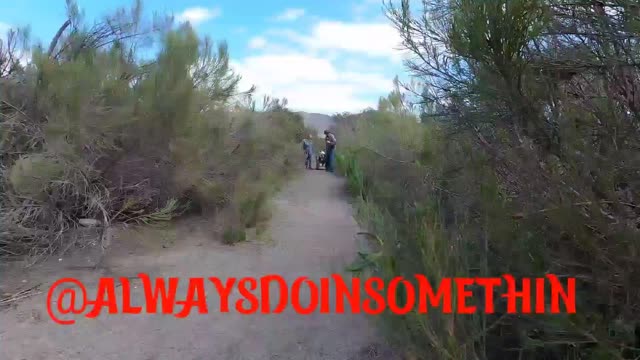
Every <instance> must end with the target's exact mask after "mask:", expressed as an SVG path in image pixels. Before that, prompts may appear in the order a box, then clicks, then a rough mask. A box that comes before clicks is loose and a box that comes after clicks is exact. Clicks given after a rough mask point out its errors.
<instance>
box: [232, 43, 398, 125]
mask: <svg viewBox="0 0 640 360" xmlns="http://www.w3.org/2000/svg"><path fill="white" fill-rule="evenodd" d="M233 67H234V68H235V69H236V70H237V71H238V73H240V74H241V75H242V77H243V80H242V87H243V88H244V87H249V86H251V85H253V84H255V85H256V86H257V87H258V90H257V91H258V96H259V97H260V96H261V95H263V94H268V95H271V96H275V97H286V98H287V99H288V100H289V105H290V107H291V108H292V109H294V110H304V111H311V112H320V113H329V114H331V113H334V112H341V111H351V112H356V111H360V110H363V109H365V108H366V107H369V106H375V101H373V100H372V98H371V97H370V96H366V95H367V93H371V92H373V93H380V94H384V93H386V92H388V91H389V90H390V89H391V79H387V78H386V77H385V76H383V75H380V74H367V73H359V72H354V71H347V70H343V69H339V68H337V67H336V66H335V65H334V64H333V63H332V62H331V61H330V60H328V59H326V58H321V57H316V56H312V55H309V54H303V53H297V52H289V53H285V54H282V53H277V54H276V53H269V54H263V55H256V56H250V57H247V58H245V59H243V60H242V61H240V62H235V63H233Z"/></svg>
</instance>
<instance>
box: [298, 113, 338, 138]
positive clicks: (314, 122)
mask: <svg viewBox="0 0 640 360" xmlns="http://www.w3.org/2000/svg"><path fill="white" fill-rule="evenodd" d="M298 114H300V115H302V118H303V119H304V124H305V126H308V127H312V128H315V129H317V130H318V135H322V132H323V131H324V130H326V129H328V128H329V127H331V125H333V119H332V118H331V116H329V115H326V114H317V113H307V112H304V111H301V112H299V113H298Z"/></svg>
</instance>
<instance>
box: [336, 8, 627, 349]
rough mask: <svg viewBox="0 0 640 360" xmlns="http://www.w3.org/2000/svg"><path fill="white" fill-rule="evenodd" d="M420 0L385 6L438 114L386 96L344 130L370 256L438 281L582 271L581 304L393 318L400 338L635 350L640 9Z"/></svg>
mask: <svg viewBox="0 0 640 360" xmlns="http://www.w3.org/2000/svg"><path fill="white" fill-rule="evenodd" d="M420 5H421V7H419V8H417V9H412V10H413V11H410V9H409V1H402V4H401V5H400V6H394V5H392V4H389V5H388V8H387V9H388V15H390V18H391V19H392V21H393V22H394V24H395V25H396V27H397V28H398V30H399V32H400V34H401V36H402V38H403V41H404V43H405V45H406V46H407V48H408V50H409V51H410V52H411V53H412V54H413V55H415V57H414V60H411V61H409V63H408V65H409V66H408V67H409V69H410V70H411V71H412V75H414V76H417V77H419V78H420V80H422V81H424V82H425V83H427V84H428V85H427V86H426V87H425V89H426V90H425V91H424V92H423V93H422V99H420V100H421V101H422V103H424V104H428V105H429V106H425V107H424V109H423V111H424V113H423V114H422V115H421V118H422V119H428V120H429V121H424V120H423V124H416V123H415V121H411V120H410V119H409V118H408V117H407V116H406V115H402V114H397V113H394V112H390V111H388V108H381V109H379V110H381V111H378V112H373V111H368V112H363V113H361V114H354V115H350V116H346V117H343V118H342V119H341V121H340V123H341V126H340V127H339V129H338V130H337V132H338V136H339V137H340V139H342V141H341V144H342V145H341V146H342V147H341V149H342V150H341V154H343V155H344V157H343V159H342V161H341V165H342V167H341V169H342V171H343V173H344V174H345V175H346V176H347V178H348V184H349V186H351V187H352V188H355V189H356V190H357V191H355V192H353V193H354V194H355V195H356V196H358V197H359V200H358V204H359V213H358V214H359V219H360V220H361V222H362V223H363V225H365V226H366V228H367V229H368V231H369V232H371V233H373V234H375V235H377V236H378V237H379V238H380V239H382V241H383V243H384V247H383V256H381V257H380V260H378V261H377V262H376V263H375V264H373V265H372V264H370V263H366V262H365V263H366V265H369V266H370V267H371V268H372V271H375V272H376V274H378V275H380V276H383V277H385V278H391V277H393V276H397V275H402V276H405V277H408V278H411V277H412V276H413V275H414V274H425V275H426V276H427V277H428V278H429V279H430V280H432V281H433V282H437V281H438V280H439V279H441V278H443V277H451V276H464V277H474V276H500V275H501V274H504V273H510V274H513V275H514V276H516V277H522V276H531V277H538V276H543V275H544V274H547V273H555V274H561V275H563V276H570V277H576V278H577V283H578V285H577V296H576V297H577V310H578V313H577V314H574V315H563V316H547V315H524V314H520V315H517V316H516V315H511V314H507V313H506V309H505V304H504V303H502V302H499V301H497V302H495V304H496V313H495V314H480V313H478V314H475V315H472V316H461V315H459V314H451V315H447V314H442V313H441V312H438V311H432V312H430V313H428V314H417V313H411V314H408V315H406V316H402V317H401V316H394V315H393V314H387V316H386V320H387V321H386V325H387V326H388V329H389V334H390V336H391V337H392V338H393V339H395V340H396V341H397V342H398V344H399V345H401V346H402V347H403V348H405V349H407V351H408V352H409V353H410V356H412V357H413V358H422V359H504V358H519V359H525V358H526V359H569V358H572V359H604V358H607V359H608V358H618V359H632V358H636V357H637V356H638V351H637V349H638V348H639V347H640V343H638V340H637V339H638V330H637V329H638V324H640V318H639V317H638V313H637V311H635V308H636V305H635V304H637V303H638V302H639V301H640V293H639V292H638V291H637V290H636V288H637V286H636V285H635V284H636V283H637V282H638V281H640V273H639V272H638V269H640V263H639V261H638V259H637V256H635V254H636V253H638V251H640V232H639V230H638V229H639V227H638V224H640V212H639V211H638V209H640V207H639V205H640V180H639V179H640V173H638V171H637V168H638V165H639V163H638V149H639V148H640V147H639V146H638V145H639V143H638V139H640V137H639V135H640V134H639V133H638V129H640V127H638V122H639V121H640V117H639V116H638V114H640V112H639V111H638V109H639V107H638V104H640V103H639V102H638V99H637V98H634V97H633V96H631V94H632V93H633V90H632V89H633V88H636V87H637V86H638V85H639V84H640V81H639V80H638V79H640V77H639V76H638V69H637V67H636V66H635V65H633V64H636V63H637V61H638V60H639V59H638V54H640V53H639V52H638V44H639V43H640V42H638V41H637V40H638V37H639V36H640V34H639V33H638V32H637V31H635V30H632V29H633V27H632V26H629V23H630V22H634V23H636V22H637V21H638V13H637V4H635V3H634V2H631V1H620V2H615V4H614V3H606V4H605V3H599V2H589V1H578V2H566V1H534V0H532V1H529V0H522V1H520V0H514V1H506V0H495V1H494V0H488V1H464V0H460V1H458V0H454V1H451V2H440V1H429V0H427V1H423V2H422V3H421V4H420ZM598 6H603V7H605V8H598ZM606 7H608V8H606ZM613 8H615V11H614V9H613ZM630 19H633V20H631V21H630ZM578 29H579V31H578ZM622 38H625V39H630V38H632V39H633V40H629V41H627V40H622ZM605 39H606V40H605ZM622 68H624V69H625V70H620V69H622ZM436 116H437V119H439V121H433V120H434V119H436ZM630 164H634V165H630ZM360 184H366V186H360ZM387 259H391V260H387ZM360 260H362V258H361V259H360ZM360 265H362V261H361V262H360ZM360 267H361V266H360ZM360 267H357V269H358V270H360ZM498 294H499V292H496V293H495V294H494V295H495V296H497V295H498ZM475 296H476V300H477V303H478V304H481V303H482V299H483V296H482V294H481V293H476V294H475ZM400 300H401V296H400ZM547 305H548V304H547Z"/></svg>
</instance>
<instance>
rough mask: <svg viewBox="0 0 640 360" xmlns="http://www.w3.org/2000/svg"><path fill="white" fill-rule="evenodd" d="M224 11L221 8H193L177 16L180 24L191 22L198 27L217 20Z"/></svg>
mask: <svg viewBox="0 0 640 360" xmlns="http://www.w3.org/2000/svg"><path fill="white" fill-rule="evenodd" d="M221 13H222V11H221V10H220V9H219V8H211V9H207V8H203V7H192V8H188V9H186V10H184V11H183V12H181V13H180V14H178V15H177V16H176V20H178V21H179V22H186V21H188V22H190V23H191V24H192V25H198V24H200V23H203V22H205V21H207V20H210V19H213V18H216V17H218V16H220V14H221Z"/></svg>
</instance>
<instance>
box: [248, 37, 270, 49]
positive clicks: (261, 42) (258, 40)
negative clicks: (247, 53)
mask: <svg viewBox="0 0 640 360" xmlns="http://www.w3.org/2000/svg"><path fill="white" fill-rule="evenodd" d="M265 46H267V39H265V38H263V37H262V36H255V37H253V38H251V40H249V48H250V49H262V48H264V47H265Z"/></svg>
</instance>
